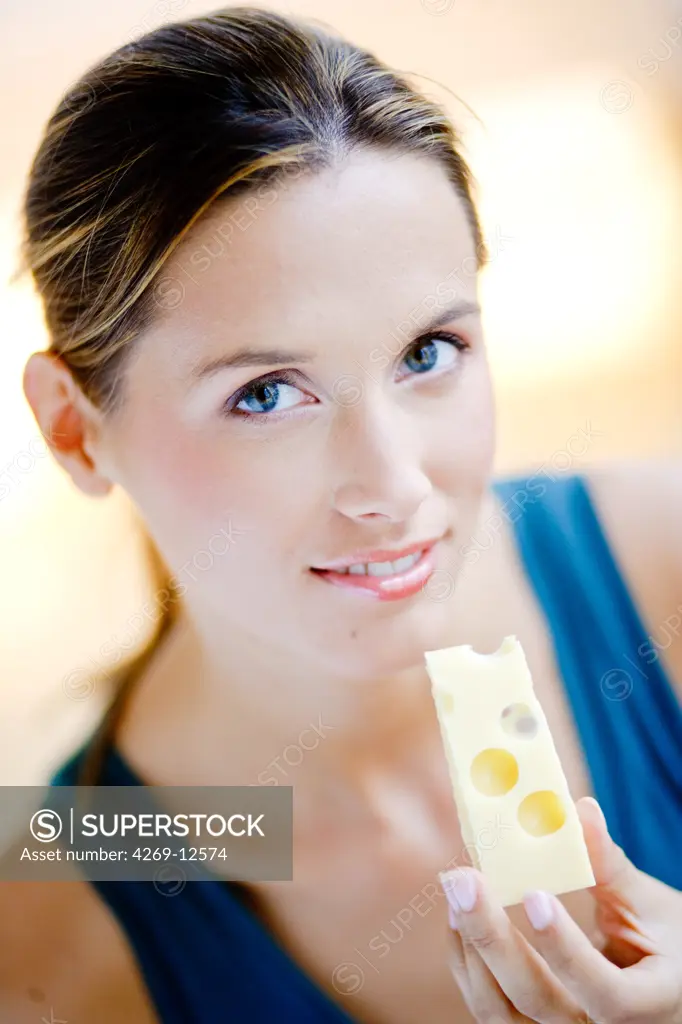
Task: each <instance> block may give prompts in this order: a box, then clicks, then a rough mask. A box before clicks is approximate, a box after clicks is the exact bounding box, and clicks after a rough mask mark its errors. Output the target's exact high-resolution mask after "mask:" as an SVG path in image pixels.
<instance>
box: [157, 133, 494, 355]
mask: <svg viewBox="0 0 682 1024" xmlns="http://www.w3.org/2000/svg"><path fill="white" fill-rule="evenodd" d="M475 255H476V250H475V244H474V239H473V235H472V231H471V228H470V226H469V223H468V220H467V217H466V212H465V207H464V204H463V202H462V200H461V199H460V198H459V196H458V195H457V194H456V192H455V189H454V186H453V185H452V184H451V182H450V181H449V180H448V178H447V175H446V173H445V170H444V169H443V168H442V167H441V166H440V165H439V164H438V163H437V162H436V161H435V160H434V159H431V158H427V157H425V156H413V155H403V154H395V153H382V152H376V151H369V150H367V151H354V152H353V153H351V154H350V155H349V156H348V157H346V158H345V159H344V160H343V161H341V162H339V163H338V164H336V165H335V166H334V167H331V168H328V169H325V170H322V171H317V172H314V173H310V172H305V173H299V174H297V175H295V176H294V175H286V176H285V177H284V179H283V181H282V183H281V184H279V183H278V184H272V185H268V186H262V187H261V188H260V189H259V190H255V191H254V193H253V194H251V195H249V194H245V195H243V196H241V197H239V198H237V199H234V198H226V199H224V200H221V201H219V202H217V203H215V204H214V206H213V207H212V208H210V209H209V211H207V213H206V214H205V215H204V216H203V217H202V218H201V219H200V220H199V221H197V223H196V224H195V225H193V227H192V229H191V230H190V231H189V232H188V234H187V236H186V238H185V239H183V241H182V243H181V244H180V245H179V246H178V248H177V249H176V250H175V252H174V253H173V254H172V256H171V257H170V258H169V260H168V261H167V262H166V264H165V266H164V268H163V270H162V272H161V275H160V278H159V282H158V283H157V287H156V289H155V293H156V295H157V296H158V300H157V305H158V307H159V316H158V324H157V325H156V326H155V327H153V328H152V331H151V337H150V342H152V344H153V342H154V339H156V340H157V341H158V340H159V339H160V337H161V335H163V338H164V345H165V351H166V358H167V356H168V342H169V340H172V341H173V352H174V355H175V360H176V364H177V369H178V372H180V373H186V372H188V370H189V368H190V367H191V366H192V365H193V364H194V362H196V360H197V358H198V357H199V356H201V358H207V357H208V358H210V357H211V356H212V355H213V356H219V355H220V354H222V353H224V352H225V351H226V349H228V348H229V346H230V344H231V342H232V339H234V340H235V341H239V343H241V344H243V343H244V341H245V335H248V338H246V340H248V341H249V343H251V344H253V343H258V342H259V341H261V340H262V341H263V342H264V343H267V342H268V341H271V340H272V339H271V338H270V335H271V333H272V332H275V331H276V332H278V333H279V334H282V333H283V332H286V333H287V334H288V335H292V336H294V335H298V336H301V337H304V338H305V339H306V341H308V340H311V341H313V342H314V340H315V335H316V332H319V330H320V329H324V331H325V336H326V338H327V339H328V338H329V335H330V332H332V333H333V332H338V333H339V335H341V334H343V332H344V331H346V330H351V331H356V330H357V328H358V324H359V322H362V324H363V325H364V330H366V331H368V332H372V331H375V330H377V329H378V330H381V331H384V332H386V331H390V328H391V324H392V323H398V322H400V321H401V320H402V319H403V318H404V317H405V316H406V315H408V314H409V312H410V310H412V309H413V308H414V307H415V306H417V305H419V304H420V303H423V302H424V299H425V297H427V296H429V295H431V294H433V293H434V290H435V288H436V287H437V285H438V284H439V282H442V281H445V280H448V281H449V282H450V283H451V285H452V282H453V281H454V280H455V275H457V277H456V279H457V281H458V282H459V283H458V285H457V290H458V297H459V296H461V297H463V298H472V299H473V298H475V294H476V280H475V274H474V273H472V268H473V267H474V263H475ZM450 297H452V292H451V293H450Z"/></svg>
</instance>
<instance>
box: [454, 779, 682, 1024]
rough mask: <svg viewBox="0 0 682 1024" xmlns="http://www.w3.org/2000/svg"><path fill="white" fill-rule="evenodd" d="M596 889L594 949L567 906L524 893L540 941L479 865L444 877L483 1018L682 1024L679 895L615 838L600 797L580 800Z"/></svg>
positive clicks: (474, 1001) (471, 1003) (465, 974)
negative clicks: (495, 895)
mask: <svg viewBox="0 0 682 1024" xmlns="http://www.w3.org/2000/svg"><path fill="white" fill-rule="evenodd" d="M576 807H577V809H578V814H579V815H580V819H581V822H582V826H583V832H584V834H585V841H586V843H587V848H588V852H589V855H590V861H591V863H592V870H593V871H594V877H595V880H596V883H597V884H596V885H595V886H593V887H592V888H591V889H589V890H587V891H588V892H590V893H591V894H592V895H593V897H594V899H595V900H596V904H597V906H596V920H597V925H598V927H599V929H600V931H601V932H602V934H603V936H604V940H605V943H604V946H603V947H602V949H601V950H598V949H596V948H595V946H593V945H592V943H591V942H590V940H589V939H588V938H587V936H586V935H585V933H584V932H583V931H582V929H581V928H579V927H578V925H577V924H576V923H575V921H574V920H573V918H572V917H571V916H570V915H569V914H568V911H567V910H566V909H565V908H564V906H563V905H562V903H561V902H560V901H559V900H558V899H557V898H556V897H555V896H552V895H550V894H548V893H544V892H534V893H528V894H526V896H525V898H524V901H523V902H524V907H525V911H526V915H527V917H528V920H529V921H530V924H531V925H532V927H533V933H532V934H533V942H534V945H531V943H530V942H529V941H528V940H527V939H526V938H525V937H524V935H523V934H522V933H521V932H520V931H519V930H518V929H517V928H515V927H514V926H513V925H512V923H511V921H510V920H509V917H508V916H507V914H506V913H505V912H504V910H503V908H502V907H501V906H499V905H497V904H496V903H495V902H494V901H493V900H492V899H491V897H490V895H489V892H488V889H487V886H486V882H485V878H484V876H483V875H482V874H481V873H480V872H479V871H476V870H474V868H469V867H466V868H456V869H455V870H454V871H449V872H447V873H446V874H443V875H441V882H442V884H443V888H444V890H445V893H446V896H447V898H448V902H449V904H450V907H451V913H450V923H451V926H452V928H453V933H452V934H453V960H452V969H453V973H454V975H455V978H456V980H457V982H458V984H459V986H460V988H461V990H462V993H463V995H464V998H465V1000H466V1002H467V1005H468V1007H469V1009H470V1010H471V1012H472V1014H473V1015H474V1017H475V1018H476V1020H477V1021H486V1022H487V1024H506V1022H515V1024H522V1022H525V1021H539V1022H542V1024H545V1022H547V1024H550V1022H551V1024H580V1022H582V1024H589V1022H595V1024H626V1022H627V1024H682V892H678V890H676V889H672V888H670V886H667V885H664V884H663V883H662V882H659V881H657V880H656V879H655V878H652V877H651V876H650V875H646V874H644V872H642V871H639V870H638V869H637V868H636V867H635V866H634V864H632V863H631V862H630V861H629V860H628V858H627V857H626V856H625V853H624V852H623V850H622V849H621V848H620V847H619V846H617V845H616V844H615V843H614V842H613V840H612V839H611V837H610V836H609V833H608V829H607V827H606V823H605V821H604V817H603V815H602V812H601V809H600V807H599V805H598V804H597V802H596V800H593V799H592V798H591V797H584V798H583V799H582V800H579V801H578V802H577V803H576Z"/></svg>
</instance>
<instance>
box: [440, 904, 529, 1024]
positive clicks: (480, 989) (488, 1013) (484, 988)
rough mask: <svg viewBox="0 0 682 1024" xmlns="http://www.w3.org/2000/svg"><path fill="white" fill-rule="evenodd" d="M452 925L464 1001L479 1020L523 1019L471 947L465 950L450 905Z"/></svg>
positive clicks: (453, 961)
mask: <svg viewBox="0 0 682 1024" xmlns="http://www.w3.org/2000/svg"><path fill="white" fill-rule="evenodd" d="M448 922H449V924H450V957H449V962H450V968H451V970H452V973H453V974H454V976H455V981H456V982H457V984H458V985H459V988H460V991H461V992H462V995H463V996H464V1001H465V1003H466V1004H467V1007H468V1008H469V1010H470V1011H471V1013H472V1014H473V1015H474V1016H475V1017H476V1019H477V1020H478V1019H482V1020H486V1021H490V1022H493V1024H507V1022H508V1021H517V1020H520V1018H519V1016H518V1014H515V1010H514V1008H513V1007H512V1005H511V1004H510V1002H509V1000H508V999H507V998H506V996H505V995H504V993H503V992H502V990H501V989H500V986H499V985H498V984H497V982H496V980H495V978H494V977H493V976H492V974H491V973H490V971H489V970H488V968H487V967H486V966H485V964H484V963H483V962H482V960H481V958H480V957H479V956H477V955H475V952H474V951H473V950H472V949H471V947H468V948H467V947H465V945H464V943H463V942H462V937H461V935H460V934H459V928H458V925H457V919H456V917H455V912H454V911H453V909H452V907H451V906H450V904H449V903H448Z"/></svg>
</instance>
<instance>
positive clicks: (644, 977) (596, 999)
mask: <svg viewBox="0 0 682 1024" xmlns="http://www.w3.org/2000/svg"><path fill="white" fill-rule="evenodd" d="M523 902H524V906H525V908H526V914H527V916H528V920H529V921H530V923H531V925H532V927H533V929H534V939H535V942H536V945H537V948H538V950H539V952H540V953H541V954H542V956H543V958H544V959H545V960H546V962H547V964H548V965H549V967H550V968H551V969H552V971H553V973H554V975H555V976H556V977H557V978H558V979H559V981H560V982H561V983H562V985H563V986H564V987H565V989H566V990H567V992H569V993H570V994H571V996H572V997H573V999H574V1000H575V1002H576V1003H577V1004H578V1005H579V1006H582V1007H584V1008H585V1010H587V1012H588V1013H589V1014H590V1016H592V1017H594V1018H595V1019H596V1020H611V1019H620V1018H621V1017H623V1019H625V1018H627V1019H633V1020H636V1019H639V1016H638V1015H639V1014H641V1015H642V1019H646V1020H654V1019H655V1016H656V1014H657V1013H662V1012H663V1011H664V1010H665V1009H666V1007H667V1006H668V1005H669V1004H670V1005H672V1004H673V1002H674V998H675V989H676V982H675V978H674V973H673V971H672V970H671V969H670V968H669V966H668V964H667V962H666V961H665V960H664V959H663V958H662V957H656V956H652V957H646V958H645V959H644V960H641V961H640V962H639V963H637V964H634V965H633V966H632V967H627V968H625V969H624V970H622V969H620V968H619V967H617V966H615V964H612V963H611V962H610V961H609V960H607V959H606V957H604V956H602V954H601V953H600V952H599V951H598V950H597V949H595V948H594V946H593V945H592V943H591V942H590V941H589V939H588V938H587V936H586V935H585V933H584V932H583V931H582V929H581V928H579V927H578V925H577V924H576V923H575V921H574V920H573V918H572V917H571V916H570V914H569V913H568V911H567V910H566V908H565V907H564V906H563V905H562V903H561V902H560V901H559V900H558V899H556V897H555V896H552V895H551V894H550V893H545V892H533V893H527V894H526V896H525V897H524V901H523Z"/></svg>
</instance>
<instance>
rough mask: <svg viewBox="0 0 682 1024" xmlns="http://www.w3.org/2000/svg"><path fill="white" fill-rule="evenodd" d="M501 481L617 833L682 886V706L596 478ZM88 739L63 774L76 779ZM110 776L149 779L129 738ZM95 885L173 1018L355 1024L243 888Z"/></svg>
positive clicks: (134, 781)
mask: <svg viewBox="0 0 682 1024" xmlns="http://www.w3.org/2000/svg"><path fill="white" fill-rule="evenodd" d="M536 480H537V478H536ZM495 490H496V492H497V495H498V498H499V500H500V501H501V502H502V508H503V513H504V516H505V518H506V520H507V521H508V522H509V523H511V524H512V528H513V530H514V533H515V537H516V542H517V545H518V551H519V554H520V557H521V561H522V564H523V565H524V567H525V570H526V572H527V574H528V577H529V579H530V581H531V584H532V586H533V587H534V589H535V592H536V594H537V597H538V599H539V602H540V605H541V607H542V610H543V612H544V615H545V619H546V623H547V626H548V629H549V631H550V634H551V637H552V640H553V645H554V652H555V656H556V661H557V665H558V668H559V671H560V675H561V678H562V680H563V683H564V686H565V688H566V693H567V695H568V699H569V702H570V706H571V709H572V712H573V717H574V720H575V724H576V728H577V731H578V735H579V738H580V741H581V745H582V748H583V752H584V755H585V758H586V761H587V765H588V770H589V773H590V776H591V782H592V787H593V792H594V793H595V795H596V797H597V799H598V800H599V802H600V803H601V806H602V808H603V810H604V812H605V815H606V819H607V821H608V824H609V828H610V831H611V834H612V835H613V837H614V839H615V840H616V842H618V843H619V844H620V845H621V846H623V848H624V849H625V851H626V853H627V854H628V856H629V857H630V858H631V860H632V861H633V862H634V863H635V864H636V865H637V866H638V867H639V868H641V869H642V870H643V871H646V872H647V873H649V874H651V875H654V876H655V877H657V878H660V879H661V880H662V881H664V882H666V883H667V884H669V885H671V886H673V887H674V888H677V889H682V858H680V856H679V851H680V850H682V707H681V706H680V703H679V702H678V700H677V697H676V695H675V693H674V691H673V689H672V687H671V684H670V682H669V680H668V679H667V678H666V676H665V673H664V671H663V667H662V664H661V660H660V658H659V657H658V655H657V653H656V647H655V644H654V642H653V639H652V638H651V637H648V636H647V634H646V632H645V630H644V627H643V625H642V622H641V620H640V618H639V615H638V613H637V611H636V609H635V607H634V604H633V601H632V599H631V597H630V595H629V593H628V591H627V588H626V586H625V585H624V582H623V579H622V577H621V575H620V572H619V570H618V567H617V566H616V564H615V562H614V559H613V557H612V555H611V552H610V550H609V547H608V544H607V542H606V539H605V537H604V534H603V533H602V530H601V528H600V524H599V521H598V519H597V516H596V514H595V510H594V508H593V505H592V502H591V500H590V494H589V491H588V488H587V486H586V483H585V481H584V480H583V479H582V478H581V477H579V476H565V477H562V478H556V479H555V480H554V481H551V480H549V479H547V480H546V481H543V483H542V484H541V485H539V484H538V483H537V482H536V483H535V484H534V485H533V487H532V488H531V487H530V482H529V481H528V480H527V479H523V480H522V479H518V480H514V479H511V480H503V481H499V482H498V483H496V484H495ZM481 543H483V542H481ZM84 751H85V747H83V748H81V749H80V750H79V751H77V752H76V753H75V754H74V755H73V756H72V757H71V758H70V760H69V761H68V762H67V763H66V764H64V765H63V766H62V768H61V769H60V770H59V771H58V772H57V774H56V775H55V776H54V778H53V780H52V784H53V785H75V784H76V779H77V773H78V768H79V765H80V762H81V759H82V757H83V755H84ZM100 781H101V784H103V785H116V786H118V785H140V784H141V780H140V779H139V778H137V777H136V776H135V775H134V773H133V772H132V771H131V769H130V767H129V766H128V765H127V764H126V763H125V762H124V760H123V759H122V757H121V756H120V755H119V754H118V752H117V751H116V750H115V749H113V750H111V751H110V752H109V754H108V755H107V757H106V758H105V763H104V768H103V772H102V776H101V779H100ZM676 851H677V852H676ZM91 884H93V885H95V886H96V888H97V890H98V891H99V893H100V895H101V896H102V898H103V899H104V900H105V901H106V903H107V904H108V905H109V907H110V908H111V910H112V911H113V913H114V915H115V916H116V918H117V919H118V921H119V923H120V925H121V926H122V928H123V930H124V932H125V933H126V935H127V937H128V940H129V942H130V943H131V946H132V948H133V951H134V954H135V957H136V959H137V962H138V964H139V966H140V970H141V972H142V974H143V977H144V979H145V982H146V985H147V988H148V991H149V994H150V996H151V999H152V1001H153V1003H154V1006H155V1008H156V1012H157V1014H158V1016H159V1018H160V1020H162V1021H163V1022H164V1024H209V1022H211V1024H213V1022H214V1021H217V1020H229V1021H240V1022H241V1021H244V1022H247V1021H248V1022H249V1024H253V1022H271V1021H275V1020H277V1021H279V1020H284V1021H296V1022H297V1024H335V1022H336V1024H352V1018H351V1017H350V1016H349V1015H348V1014H347V1013H346V1012H345V1011H344V1010H342V1009H341V1008H340V1007H339V1006H338V1005H337V1004H336V1003H335V1002H334V1001H333V1000H332V998H331V997H330V996H329V995H327V993H326V992H325V991H324V990H323V989H322V988H320V987H319V986H318V985H317V984H316V983H315V982H313V981H312V979H311V978H309V977H308V976H307V975H306V974H305V973H304V972H303V971H302V970H301V969H300V968H299V967H298V966H297V965H296V964H295V963H294V961H293V960H292V959H291V958H290V957H289V956H288V954H287V953H286V952H285V951H284V949H283V948H282V947H281V946H280V945H279V944H278V943H277V941H276V940H275V938H274V937H273V936H272V935H271V934H270V933H269V932H268V931H267V929H266V928H265V926H264V925H263V924H262V922H261V921H260V920H259V919H258V918H257V917H256V916H255V914H254V913H253V912H252V911H251V910H250V909H249V906H248V902H246V901H245V898H244V896H243V895H242V893H241V891H240V887H239V886H237V885H232V884H230V883H225V882H221V881H214V880H209V881H192V882H190V883H188V884H187V885H186V886H185V887H184V889H182V891H181V892H179V893H177V894H175V895H173V896H170V895H169V896H165V895H164V894H163V893H161V892H160V891H159V890H158V888H155V887H154V885H153V884H152V883H151V882H92V883H91ZM330 980H331V979H330Z"/></svg>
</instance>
